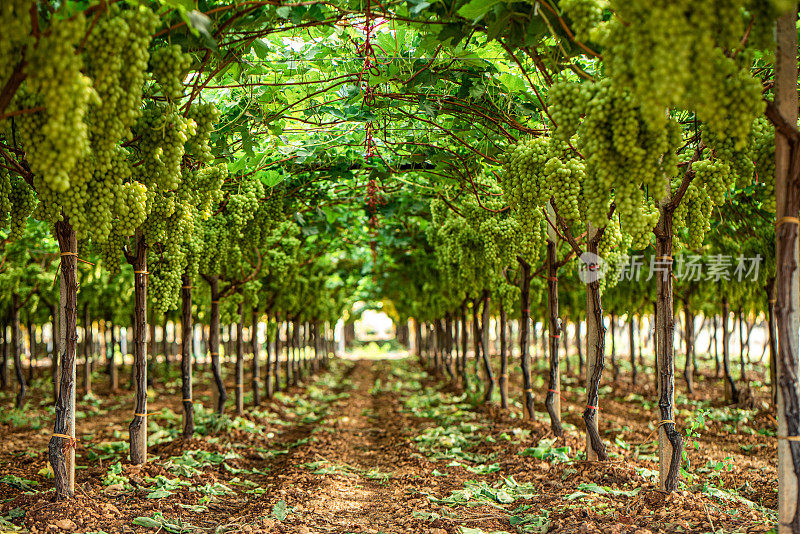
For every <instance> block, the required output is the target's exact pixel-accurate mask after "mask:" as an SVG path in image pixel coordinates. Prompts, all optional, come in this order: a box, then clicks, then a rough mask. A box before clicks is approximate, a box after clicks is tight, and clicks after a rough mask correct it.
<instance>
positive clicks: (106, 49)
mask: <svg viewBox="0 0 800 534" xmlns="http://www.w3.org/2000/svg"><path fill="white" fill-rule="evenodd" d="M156 24H158V17H157V16H156V15H155V13H153V12H152V11H150V10H149V9H144V8H142V9H131V10H122V9H120V7H119V6H118V5H113V6H111V8H109V10H108V12H107V13H106V14H104V15H102V16H101V17H100V18H99V19H98V20H97V22H96V23H95V25H94V28H93V29H92V31H91V33H90V34H89V36H88V38H87V40H86V45H85V47H84V57H85V62H86V67H87V69H86V70H87V73H88V75H89V76H90V77H91V78H92V79H93V80H94V89H95V91H96V92H97V95H98V97H99V102H98V104H97V105H95V106H92V108H91V109H90V112H89V127H90V133H91V140H92V151H93V153H94V154H95V158H96V159H97V167H98V170H99V171H101V172H104V171H108V170H109V169H108V168H107V167H106V165H109V163H110V159H111V158H112V157H113V151H114V146H115V145H116V144H117V143H118V142H119V140H120V139H125V138H127V137H129V135H130V128H131V126H133V124H134V123H135V122H136V119H137V118H138V117H139V114H140V113H141V103H142V89H143V87H144V82H145V73H146V72H147V60H148V58H149V51H148V45H149V44H150V38H151V37H150V36H151V35H152V33H153V31H154V30H155V28H156Z"/></svg>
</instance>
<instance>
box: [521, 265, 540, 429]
mask: <svg viewBox="0 0 800 534" xmlns="http://www.w3.org/2000/svg"><path fill="white" fill-rule="evenodd" d="M517 262H518V263H519V266H520V270H521V273H520V282H519V283H520V286H521V287H520V320H519V352H520V367H522V387H523V393H522V395H523V401H522V404H523V407H524V408H523V417H527V418H529V419H530V420H533V419H535V418H536V412H534V409H533V385H532V384H531V360H530V354H529V351H528V328H529V326H530V322H531V321H530V317H531V316H530V313H531V311H530V305H531V266H530V264H529V263H528V262H526V261H524V260H522V259H521V258H517Z"/></svg>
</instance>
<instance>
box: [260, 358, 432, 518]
mask: <svg viewBox="0 0 800 534" xmlns="http://www.w3.org/2000/svg"><path fill="white" fill-rule="evenodd" d="M389 366H390V363H388V362H383V361H378V362H375V361H366V360H358V361H356V362H355V363H354V368H353V371H352V373H350V376H351V379H352V381H353V386H354V387H353V389H352V390H350V397H349V398H345V399H342V400H339V401H337V402H336V404H335V406H334V410H332V412H331V414H330V415H329V416H328V417H327V418H326V419H325V421H324V422H323V425H324V427H325V428H328V429H330V430H331V431H330V432H328V431H326V432H322V433H318V434H317V438H318V441H316V442H314V443H311V444H309V445H308V446H307V447H304V448H303V449H302V450H300V451H298V453H297V454H296V455H295V456H294V458H293V462H292V465H287V466H286V468H287V470H286V472H285V473H284V475H285V478H282V480H283V482H282V483H281V484H280V485H279V486H278V489H277V492H276V495H277V496H279V497H281V498H285V499H286V502H287V503H289V506H290V507H293V508H294V511H295V518H294V519H293V520H291V521H290V522H291V523H293V524H294V526H295V527H296V528H297V531H298V532H338V533H342V532H354V533H355V532H365V533H378V532H382V533H390V532H425V531H428V530H429V529H430V528H431V527H430V524H428V523H426V524H425V525H421V524H420V521H419V520H418V519H416V518H414V517H413V516H412V510H415V509H417V508H420V507H427V506H428V500H427V498H426V497H425V494H426V493H428V492H438V491H439V490H441V489H442V488H441V486H442V483H441V482H439V481H432V482H431V481H430V478H431V475H430V472H431V471H433V469H434V467H435V466H433V465H432V464H431V463H430V462H427V461H425V460H423V459H422V458H420V455H419V454H418V453H416V451H415V449H414V447H413V445H412V439H413V437H414V436H415V435H416V434H417V433H418V430H417V429H416V428H414V425H413V424H411V422H410V421H409V419H408V417H406V416H405V415H403V414H401V413H400V412H399V410H398V405H397V398H396V395H394V394H390V393H385V392H373V393H371V392H370V391H371V389H372V387H373V385H374V384H375V382H376V380H379V379H380V380H384V381H385V380H386V375H387V370H388V367H389Z"/></svg>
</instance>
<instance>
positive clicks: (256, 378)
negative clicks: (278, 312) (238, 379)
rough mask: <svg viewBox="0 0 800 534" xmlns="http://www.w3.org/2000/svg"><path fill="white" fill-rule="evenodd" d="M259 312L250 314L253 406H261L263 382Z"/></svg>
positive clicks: (254, 311)
mask: <svg viewBox="0 0 800 534" xmlns="http://www.w3.org/2000/svg"><path fill="white" fill-rule="evenodd" d="M258 319H259V317H258V311H257V310H256V309H255V307H254V308H253V310H252V311H251V313H250V324H252V325H253V326H252V327H250V350H252V351H253V380H252V382H251V383H250V386H251V387H252V388H253V405H254V406H258V405H259V404H261V384H260V383H259V382H260V380H261V373H260V371H261V369H260V363H259V361H258V360H259V352H260V350H259V348H260V347H259V344H258ZM267 369H269V361H267ZM267 383H269V378H267Z"/></svg>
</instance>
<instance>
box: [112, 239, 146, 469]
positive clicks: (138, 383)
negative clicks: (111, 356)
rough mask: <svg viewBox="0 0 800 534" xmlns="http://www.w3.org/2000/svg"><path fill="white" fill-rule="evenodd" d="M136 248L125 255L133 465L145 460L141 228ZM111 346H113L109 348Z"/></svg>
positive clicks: (130, 427) (142, 244)
mask: <svg viewBox="0 0 800 534" xmlns="http://www.w3.org/2000/svg"><path fill="white" fill-rule="evenodd" d="M135 246H136V250H135V252H134V254H133V255H132V256H130V257H129V258H128V262H129V263H130V264H131V265H132V266H133V273H134V274H133V276H134V279H133V280H134V306H133V313H134V317H135V324H134V330H133V365H134V370H135V371H134V382H135V384H134V396H135V403H136V405H135V408H134V411H133V420H131V423H130V425H129V426H128V432H129V434H130V443H131V447H130V456H131V463H132V464H133V465H141V464H144V463H146V462H147V343H146V342H145V335H146V332H147V275H148V273H147V244H146V243H145V239H144V236H143V235H142V233H141V231H138V232H137V233H136V237H135ZM112 350H114V349H113V348H112Z"/></svg>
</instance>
